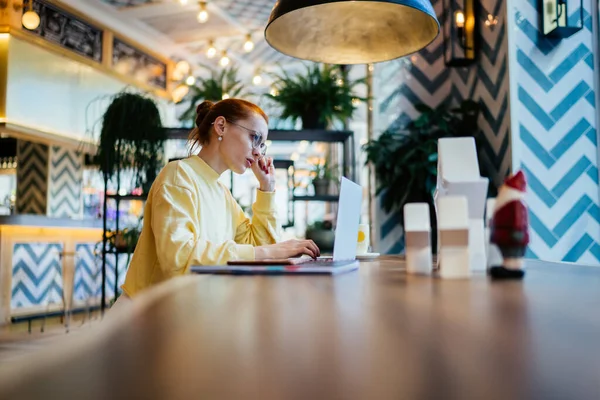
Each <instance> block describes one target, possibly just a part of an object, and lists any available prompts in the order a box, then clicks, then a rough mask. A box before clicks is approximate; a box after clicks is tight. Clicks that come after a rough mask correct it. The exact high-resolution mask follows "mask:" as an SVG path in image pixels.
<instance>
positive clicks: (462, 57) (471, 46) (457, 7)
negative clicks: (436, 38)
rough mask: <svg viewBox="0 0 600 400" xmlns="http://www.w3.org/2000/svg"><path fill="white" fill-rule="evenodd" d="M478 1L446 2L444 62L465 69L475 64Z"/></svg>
mask: <svg viewBox="0 0 600 400" xmlns="http://www.w3.org/2000/svg"><path fill="white" fill-rule="evenodd" d="M475 2H476V0H444V3H443V6H444V21H445V22H444V62H445V63H446V65H447V66H450V67H464V66H467V65H469V64H472V63H473V62H475V59H476V54H477V35H476V29H477V28H478V24H477V18H476V15H477V13H476V11H477V10H476V4H475Z"/></svg>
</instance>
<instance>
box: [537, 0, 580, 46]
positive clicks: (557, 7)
mask: <svg viewBox="0 0 600 400" xmlns="http://www.w3.org/2000/svg"><path fill="white" fill-rule="evenodd" d="M539 4H540V8H541V10H540V15H541V19H542V31H543V33H544V35H545V36H550V37H558V38H566V37H569V36H571V35H572V34H574V33H575V32H578V31H580V30H581V28H583V0H579V21H577V24H574V25H569V13H568V11H567V0H539Z"/></svg>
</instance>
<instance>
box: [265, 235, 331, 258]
mask: <svg viewBox="0 0 600 400" xmlns="http://www.w3.org/2000/svg"><path fill="white" fill-rule="evenodd" d="M254 253H255V258H256V259H257V260H267V259H271V258H290V257H298V256H301V255H303V254H306V255H307V256H310V257H312V258H317V257H319V256H320V255H321V250H319V247H318V246H317V245H316V244H315V242H313V241H312V240H298V239H292V240H287V241H285V242H281V243H276V244H270V245H266V246H257V247H255V248H254Z"/></svg>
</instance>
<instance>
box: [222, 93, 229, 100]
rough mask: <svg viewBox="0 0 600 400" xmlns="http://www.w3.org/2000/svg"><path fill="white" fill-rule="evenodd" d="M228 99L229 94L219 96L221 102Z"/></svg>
mask: <svg viewBox="0 0 600 400" xmlns="http://www.w3.org/2000/svg"><path fill="white" fill-rule="evenodd" d="M228 98H229V93H223V96H221V99H222V100H227V99H228Z"/></svg>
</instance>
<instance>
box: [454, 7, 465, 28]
mask: <svg viewBox="0 0 600 400" xmlns="http://www.w3.org/2000/svg"><path fill="white" fill-rule="evenodd" d="M454 19H455V21H456V27H457V28H464V26H465V14H463V12H462V11H457V12H455V13H454Z"/></svg>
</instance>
